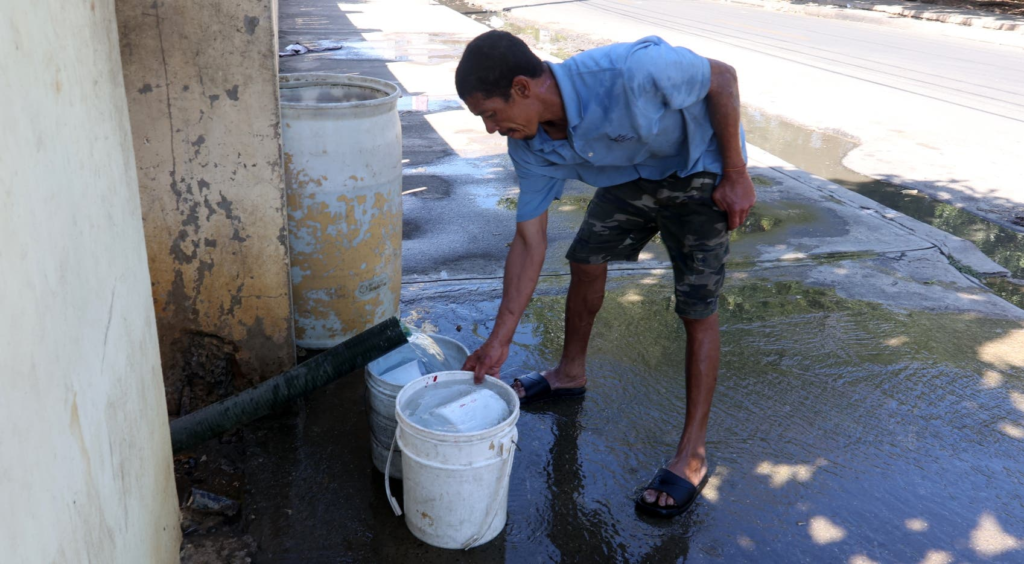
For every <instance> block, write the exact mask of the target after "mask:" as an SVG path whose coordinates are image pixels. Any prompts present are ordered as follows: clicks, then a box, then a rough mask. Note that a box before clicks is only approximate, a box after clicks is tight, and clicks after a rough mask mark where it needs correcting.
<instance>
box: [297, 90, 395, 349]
mask: <svg viewBox="0 0 1024 564" xmlns="http://www.w3.org/2000/svg"><path fill="white" fill-rule="evenodd" d="M280 86H281V120H282V127H281V129H282V136H283V139H282V143H283V145H284V166H285V171H284V172H285V185H286V186H285V187H286V191H287V198H288V228H289V233H288V238H289V242H290V247H291V249H290V250H291V278H292V300H293V311H294V316H295V340H296V344H298V345H299V346H301V347H303V348H308V349H326V348H329V347H332V346H334V345H336V344H338V343H341V342H343V341H345V340H346V339H348V338H349V337H352V336H354V335H357V334H359V333H360V332H362V331H364V330H366V329H368V328H369V327H372V326H374V325H376V324H378V323H380V322H382V321H384V320H385V319H387V318H389V317H394V316H396V315H397V314H398V300H399V295H400V292H401V283H402V128H401V124H400V123H399V118H398V109H397V102H398V98H399V97H400V93H399V89H398V87H397V86H396V85H394V84H392V83H390V82H386V81H383V80H378V79H375V78H368V77H362V76H352V75H335V74H290V75H282V76H281V84H280Z"/></svg>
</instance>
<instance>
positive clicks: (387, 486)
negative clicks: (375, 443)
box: [384, 429, 402, 517]
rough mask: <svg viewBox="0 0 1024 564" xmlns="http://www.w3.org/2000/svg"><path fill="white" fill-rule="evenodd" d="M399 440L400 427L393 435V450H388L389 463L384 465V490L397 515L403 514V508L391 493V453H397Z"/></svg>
mask: <svg viewBox="0 0 1024 564" xmlns="http://www.w3.org/2000/svg"><path fill="white" fill-rule="evenodd" d="M397 440H398V429H395V435H394V436H393V437H391V450H389V451H388V463H387V464H385V465H384V491H385V492H387V494H388V501H389V502H390V503H391V509H392V511H394V512H395V517H401V516H402V508H401V507H399V506H398V500H397V499H395V496H393V495H391V455H392V454H394V453H395V441H397Z"/></svg>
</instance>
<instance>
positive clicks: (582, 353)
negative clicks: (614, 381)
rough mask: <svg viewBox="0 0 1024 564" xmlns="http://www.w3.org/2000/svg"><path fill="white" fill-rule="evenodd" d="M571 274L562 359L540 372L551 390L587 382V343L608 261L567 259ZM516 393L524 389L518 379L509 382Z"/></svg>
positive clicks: (599, 300) (606, 278)
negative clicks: (582, 262) (574, 260)
mask: <svg viewBox="0 0 1024 564" xmlns="http://www.w3.org/2000/svg"><path fill="white" fill-rule="evenodd" d="M569 268H570V273H571V276H572V277H571V278H570V280H569V295H568V296H567V297H566V300H565V343H564V345H563V347H562V360H561V361H560V362H559V363H558V367H556V368H555V369H554V370H548V371H546V372H544V378H545V379H547V381H548V384H549V385H550V386H551V389H552V390H557V389H559V388H579V387H582V386H586V385H587V370H586V367H587V345H588V344H589V343H590V331H591V329H593V328H594V318H596V317H597V312H598V311H601V304H602V303H604V286H605V282H606V281H607V280H608V264H607V263H605V264H581V263H575V262H572V263H569ZM513 387H514V388H515V390H516V392H517V393H518V394H519V397H523V395H525V392H524V391H523V389H522V386H520V385H519V383H515V384H514V385H513Z"/></svg>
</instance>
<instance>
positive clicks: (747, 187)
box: [711, 167, 757, 231]
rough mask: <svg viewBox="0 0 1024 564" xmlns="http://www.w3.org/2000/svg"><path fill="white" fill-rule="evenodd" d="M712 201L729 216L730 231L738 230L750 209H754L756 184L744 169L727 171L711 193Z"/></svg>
mask: <svg viewBox="0 0 1024 564" xmlns="http://www.w3.org/2000/svg"><path fill="white" fill-rule="evenodd" d="M711 199H713V200H714V201H715V205H716V206H718V207H719V208H720V209H721V210H722V211H724V212H725V213H726V214H728V216H729V231H732V230H733V229H736V228H737V227H739V226H740V225H743V222H744V221H746V220H747V214H748V213H750V208H752V207H754V202H755V201H757V195H756V194H755V193H754V183H753V182H752V181H751V180H750V175H749V174H747V169H746V168H745V167H744V168H742V169H739V170H730V171H726V172H725V173H724V174H723V175H722V180H721V182H719V183H718V186H717V187H715V191H714V192H712V193H711Z"/></svg>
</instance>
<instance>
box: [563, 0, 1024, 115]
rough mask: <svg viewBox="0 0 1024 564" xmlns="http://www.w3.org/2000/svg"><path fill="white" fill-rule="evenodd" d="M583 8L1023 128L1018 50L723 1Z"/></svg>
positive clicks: (596, 0)
mask: <svg viewBox="0 0 1024 564" xmlns="http://www.w3.org/2000/svg"><path fill="white" fill-rule="evenodd" d="M582 6H583V7H584V8H585V9H587V10H592V11H594V12H598V13H601V14H606V15H608V16H610V17H614V18H617V19H618V18H622V19H628V20H631V21H634V22H638V23H641V24H644V25H650V26H652V28H659V29H667V30H673V31H678V32H683V33H686V34H688V35H693V36H696V37H701V38H704V39H709V40H713V41H717V42H721V43H724V44H728V45H733V46H736V47H741V48H744V49H749V50H752V51H757V52H759V53H761V54H762V55H766V56H768V57H771V58H773V59H777V60H778V61H780V62H781V61H786V62H791V63H796V64H799V65H803V66H807V67H810V68H813V69H817V70H820V71H822V72H826V73H831V74H837V75H840V76H845V77H850V78H854V79H857V80H859V81H862V82H863V83H865V84H870V85H873V86H876V87H878V88H877V94H876V96H875V97H873V99H872V100H865V104H870V103H873V102H882V103H884V102H885V96H886V95H888V94H889V92H890V91H892V90H895V91H901V92H907V93H912V94H914V95H917V96H920V97H922V98H926V99H931V100H939V101H942V102H945V103H948V104H952V105H955V106H959V107H963V108H967V109H971V110H974V111H977V112H981V113H984V114H989V115H993V116H996V117H1000V118H1003V119H1006V120H1010V121H1013V122H1017V123H1022V124H1024V50H1022V49H1019V48H1012V47H1004V46H1000V45H993V44H985V43H982V42H979V41H972V40H969V39H958V38H955V37H949V36H943V35H938V34H935V33H932V32H924V31H922V30H917V31H915V30H908V29H901V28H893V27H884V26H876V25H865V24H862V23H857V22H849V21H843V20H828V19H822V18H814V19H810V18H807V17H805V16H801V15H798V14H791V13H785V12H775V11H770V10H764V9H759V8H748V7H744V6H742V5H737V4H729V3H717V2H700V1H689V2H688V1H678V0H645V1H619V0H589V1H587V2H585V3H583V4H582ZM936 25H942V24H936ZM929 27H932V28H934V26H929Z"/></svg>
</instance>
